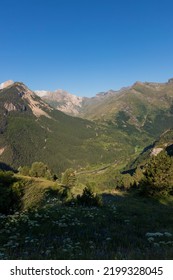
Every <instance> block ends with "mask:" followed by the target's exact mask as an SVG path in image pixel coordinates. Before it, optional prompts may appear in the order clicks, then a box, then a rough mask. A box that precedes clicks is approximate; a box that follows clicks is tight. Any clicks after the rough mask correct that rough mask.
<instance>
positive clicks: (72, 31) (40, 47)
mask: <svg viewBox="0 0 173 280" xmlns="http://www.w3.org/2000/svg"><path fill="white" fill-rule="evenodd" d="M172 11H173V1H172V0H170V1H169V0H162V1H160V0H141V1H140V0H99V1H98V0H47V1H45V0H1V1H0V82H3V81H5V80H8V79H12V80H14V81H22V82H24V83H25V84H26V85H28V86H29V87H30V88H31V89H33V90H36V89H45V90H55V89H58V88H62V89H65V90H67V91H69V92H71V93H73V94H76V95H79V96H93V95H95V94H96V93H97V92H100V91H106V90H109V89H115V90H116V89H119V88H121V87H123V86H128V85H131V84H133V83H134V82H135V81H137V80H138V81H139V80H140V81H156V82H165V81H166V80H167V79H168V78H171V77H173V16H172Z"/></svg>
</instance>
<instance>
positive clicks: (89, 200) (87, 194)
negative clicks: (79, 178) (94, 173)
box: [77, 185, 102, 207]
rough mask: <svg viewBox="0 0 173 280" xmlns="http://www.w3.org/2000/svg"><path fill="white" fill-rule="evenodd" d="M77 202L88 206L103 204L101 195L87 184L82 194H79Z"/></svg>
mask: <svg viewBox="0 0 173 280" xmlns="http://www.w3.org/2000/svg"><path fill="white" fill-rule="evenodd" d="M77 203H78V204H79V205H82V206H87V207H92V206H95V207H100V206H102V199H101V196H99V195H97V194H94V192H93V190H92V188H91V186H90V185H88V186H86V187H85V188H84V190H83V193H82V195H77Z"/></svg>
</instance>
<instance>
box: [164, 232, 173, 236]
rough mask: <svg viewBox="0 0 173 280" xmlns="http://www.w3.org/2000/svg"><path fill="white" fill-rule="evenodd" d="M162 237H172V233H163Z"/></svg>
mask: <svg viewBox="0 0 173 280" xmlns="http://www.w3.org/2000/svg"><path fill="white" fill-rule="evenodd" d="M164 235H165V236H166V237H172V233H169V232H164Z"/></svg>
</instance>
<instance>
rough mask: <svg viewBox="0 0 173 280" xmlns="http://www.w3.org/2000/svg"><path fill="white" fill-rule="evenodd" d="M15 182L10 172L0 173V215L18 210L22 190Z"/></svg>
mask: <svg viewBox="0 0 173 280" xmlns="http://www.w3.org/2000/svg"><path fill="white" fill-rule="evenodd" d="M15 181H16V179H15V178H14V176H13V173H12V172H10V171H8V172H3V171H0V213H9V212H10V211H12V210H14V209H15V208H19V205H20V198H21V196H22V189H21V185H19V184H18V183H17V182H16V183H15ZM13 183H14V184H13Z"/></svg>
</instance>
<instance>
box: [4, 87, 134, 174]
mask: <svg viewBox="0 0 173 280" xmlns="http://www.w3.org/2000/svg"><path fill="white" fill-rule="evenodd" d="M119 139H121V141H120V143H119ZM117 147H118V148H117ZM124 147H126V149H124ZM130 154H132V151H131V145H130V144H128V138H127V136H124V135H122V133H118V132H116V131H114V130H110V129H109V127H106V126H102V125H98V124H96V123H94V122H92V121H88V120H84V119H80V118H75V117H72V116H68V115H66V114H64V113H63V112H60V111H58V110H55V109H53V108H52V107H50V106H49V105H48V104H47V103H45V102H44V101H43V100H42V99H41V98H40V97H38V96H37V95H36V94H35V93H34V92H32V91H31V90H29V89H28V88H27V87H26V86H25V85H24V84H22V83H14V84H12V85H9V86H8V87H6V88H3V89H1V90H0V162H1V165H3V164H6V165H9V166H11V167H13V168H18V167H19V166H21V165H31V163H32V162H34V161H43V162H45V163H46V164H48V166H49V167H50V168H51V169H53V170H54V171H55V172H58V171H63V170H65V169H66V168H67V167H74V168H80V167H83V166H86V165H91V164H100V163H110V162H114V161H115V160H117V159H118V158H122V157H124V158H125V157H126V156H127V155H130Z"/></svg>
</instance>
